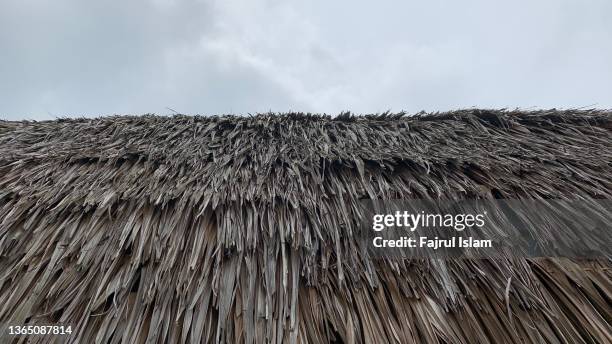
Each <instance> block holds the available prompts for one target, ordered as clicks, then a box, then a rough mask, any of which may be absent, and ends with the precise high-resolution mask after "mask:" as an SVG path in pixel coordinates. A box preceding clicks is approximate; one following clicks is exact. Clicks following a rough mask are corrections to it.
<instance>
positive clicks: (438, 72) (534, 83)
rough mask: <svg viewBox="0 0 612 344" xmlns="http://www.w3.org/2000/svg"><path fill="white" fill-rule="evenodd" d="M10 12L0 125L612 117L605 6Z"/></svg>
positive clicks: (110, 4)
mask: <svg viewBox="0 0 612 344" xmlns="http://www.w3.org/2000/svg"><path fill="white" fill-rule="evenodd" d="M499 3H500V2H495V4H494V3H493V2H491V1H487V0H466V1H461V2H459V1H450V0H448V1H443V0H432V1H419V2H417V1H412V2H408V3H404V2H398V1H378V2H377V3H376V5H372V3H366V2H359V1H357V2H355V1H348V0H343V1H332V2H329V1H328V2H323V1H307V2H304V1H280V0H277V1H266V0H253V1H234V0H224V1H195V0H183V1H179V0H155V1H144V0H140V1H118V0H113V1H103V2H102V1H99V2H84V1H76V0H75V1H67V0H66V1H64V0H58V1H53V2H51V1H42V0H21V1H17V0H9V1H5V2H3V3H2V4H0V51H1V53H0V118H5V119H22V118H28V119H48V118H53V117H56V116H57V117H61V116H96V115H105V114H114V113H131V114H142V113H147V112H155V113H169V112H170V111H169V110H167V109H166V107H169V108H173V109H176V110H177V111H180V112H183V113H191V114H197V113H199V114H216V113H230V112H231V113H249V112H251V113H252V112H259V111H268V110H273V111H286V110H301V111H311V112H327V113H337V112H339V111H342V110H351V111H354V112H379V111H385V110H387V109H391V110H397V111H398V110H407V111H410V112H415V111H419V110H430V111H435V110H449V109H455V108H461V107H471V106H478V107H523V108H529V107H539V108H542V107H543V108H548V107H561V108H568V107H581V106H588V105H591V104H596V105H595V106H597V107H603V108H612V96H611V94H612V92H611V90H612V64H611V63H610V62H609V61H612V22H611V21H609V20H607V18H606V15H607V14H609V13H612V2H610V1H608V0H590V1H575V0H540V1H532V0H520V1H519V0H517V1H512V2H504V4H499Z"/></svg>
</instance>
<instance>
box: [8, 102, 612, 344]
mask: <svg viewBox="0 0 612 344" xmlns="http://www.w3.org/2000/svg"><path fill="white" fill-rule="evenodd" d="M611 134H612V113H610V112H604V111H563V112H560V111H539V112H504V111H481V110H468V111H458V112H451V113H443V114H435V115H422V116H416V117H403V116H401V115H381V116H366V117H353V116H350V115H346V114H345V115H341V116H339V117H337V118H334V119H332V118H329V117H325V116H311V115H303V114H288V115H282V116H276V115H258V116H254V117H207V118H203V117H188V116H175V117H156V116H144V117H110V118H100V119H75V120H57V121H50V122H0V323H7V322H8V323H10V324H24V323H27V322H30V323H55V322H60V323H63V324H71V325H72V326H73V328H74V329H75V331H74V333H73V338H78V339H79V342H80V343H93V342H103V343H106V342H111V343H116V342H120V341H124V342H145V340H149V341H150V342H153V343H164V342H184V341H189V342H192V343H199V342H208V341H213V342H214V341H221V342H230V343H233V342H243V341H245V342H247V343H252V342H258V343H262V342H276V343H280V342H295V341H297V342H299V343H321V342H328V341H334V340H336V341H342V342H346V343H355V342H356V343H358V342H365V343H373V342H380V343H385V342H401V343H412V342H427V343H477V342H478V343H509V342H537V343H539V342H550V343H583V342H586V343H610V342H612V330H611V326H610V324H611V323H612V311H611V302H612V301H611V299H612V273H611V270H610V265H611V264H610V262H609V261H607V260H599V261H572V260H568V259H508V260H449V261H404V262H391V261H380V260H373V259H369V258H368V257H363V256H361V255H360V253H359V252H358V251H357V250H355V242H354V241H355V240H354V238H353V233H352V229H351V228H352V227H351V224H352V223H353V222H354V217H353V216H352V212H353V210H354V208H355V207H354V206H355V204H356V202H357V201H358V200H359V199H363V198H382V199H387V198H388V199H392V198H431V197H433V198H440V197H450V198H456V197H459V198H474V197H491V195H494V196H496V197H507V198H516V197H551V198H585V199H589V198H607V199H612V188H611V186H612V181H611V179H612V178H611V176H612V135H611ZM56 338H59V337H56ZM32 339H33V340H34V341H37V340H40V341H44V339H43V338H41V337H33V338H32Z"/></svg>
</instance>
